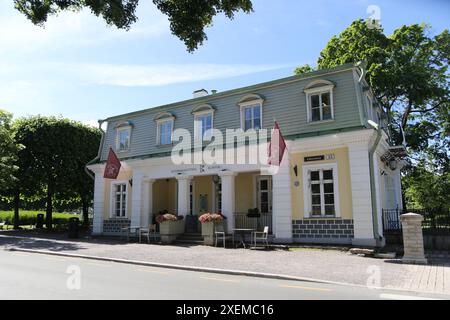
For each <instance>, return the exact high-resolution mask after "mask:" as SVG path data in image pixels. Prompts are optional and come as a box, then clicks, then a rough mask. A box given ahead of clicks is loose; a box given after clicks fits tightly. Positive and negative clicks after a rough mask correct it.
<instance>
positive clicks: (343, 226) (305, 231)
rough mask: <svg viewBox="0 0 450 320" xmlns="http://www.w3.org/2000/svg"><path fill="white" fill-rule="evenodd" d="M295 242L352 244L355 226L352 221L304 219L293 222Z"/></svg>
mask: <svg viewBox="0 0 450 320" xmlns="http://www.w3.org/2000/svg"><path fill="white" fill-rule="evenodd" d="M292 233H293V235H292V236H293V238H294V241H295V242H315V243H350V242H351V239H353V237H354V224H353V220H350V219H335V218H333V219H303V220H293V221H292Z"/></svg>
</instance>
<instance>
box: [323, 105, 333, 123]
mask: <svg viewBox="0 0 450 320" xmlns="http://www.w3.org/2000/svg"><path fill="white" fill-rule="evenodd" d="M322 114H323V120H330V119H331V107H330V106H324V107H323V110H322Z"/></svg>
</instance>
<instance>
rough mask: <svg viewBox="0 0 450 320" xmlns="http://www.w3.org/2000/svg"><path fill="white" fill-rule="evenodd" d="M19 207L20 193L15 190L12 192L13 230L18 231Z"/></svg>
mask: <svg viewBox="0 0 450 320" xmlns="http://www.w3.org/2000/svg"><path fill="white" fill-rule="evenodd" d="M19 206H20V191H19V188H17V189H16V190H15V191H14V229H15V230H17V229H19V227H20V226H19Z"/></svg>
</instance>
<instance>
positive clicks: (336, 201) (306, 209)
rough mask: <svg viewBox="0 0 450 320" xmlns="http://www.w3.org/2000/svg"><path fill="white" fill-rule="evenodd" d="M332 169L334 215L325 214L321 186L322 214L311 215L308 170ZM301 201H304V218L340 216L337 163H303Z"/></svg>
mask: <svg viewBox="0 0 450 320" xmlns="http://www.w3.org/2000/svg"><path fill="white" fill-rule="evenodd" d="M330 169H331V170H333V193H334V210H335V214H334V215H325V212H324V210H323V208H324V205H325V201H324V197H325V196H324V195H323V194H324V192H322V191H323V190H322V186H321V192H320V193H321V206H322V214H321V215H320V216H313V215H311V211H312V204H311V188H310V184H311V183H310V180H309V174H308V173H309V172H310V171H316V170H330ZM302 170H303V200H304V201H303V202H304V216H305V218H340V217H341V207H340V201H339V174H338V165H337V163H324V164H314V165H303V167H302Z"/></svg>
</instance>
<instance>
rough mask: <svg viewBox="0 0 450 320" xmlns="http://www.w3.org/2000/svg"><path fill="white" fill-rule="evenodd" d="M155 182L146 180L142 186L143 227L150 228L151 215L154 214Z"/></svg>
mask: <svg viewBox="0 0 450 320" xmlns="http://www.w3.org/2000/svg"><path fill="white" fill-rule="evenodd" d="M153 182H155V180H146V181H144V183H143V186H142V194H143V197H142V201H143V205H142V219H141V221H142V225H141V227H144V228H148V226H149V225H150V224H151V222H152V220H151V219H152V217H150V215H152V214H153V212H152V210H153Z"/></svg>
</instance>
